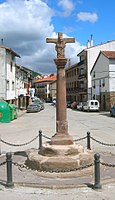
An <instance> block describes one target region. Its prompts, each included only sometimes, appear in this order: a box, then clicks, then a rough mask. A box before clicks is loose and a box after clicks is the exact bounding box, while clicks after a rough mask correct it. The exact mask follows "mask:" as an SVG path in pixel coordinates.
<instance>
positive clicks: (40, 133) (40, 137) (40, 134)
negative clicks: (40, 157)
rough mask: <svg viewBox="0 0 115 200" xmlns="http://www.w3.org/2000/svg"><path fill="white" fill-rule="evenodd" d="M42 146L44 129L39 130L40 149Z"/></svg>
mask: <svg viewBox="0 0 115 200" xmlns="http://www.w3.org/2000/svg"><path fill="white" fill-rule="evenodd" d="M41 147H42V131H41V130H39V149H40V148H41Z"/></svg>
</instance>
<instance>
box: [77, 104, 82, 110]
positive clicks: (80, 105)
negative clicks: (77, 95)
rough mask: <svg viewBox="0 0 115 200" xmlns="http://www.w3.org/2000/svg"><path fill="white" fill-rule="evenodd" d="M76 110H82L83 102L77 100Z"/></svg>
mask: <svg viewBox="0 0 115 200" xmlns="http://www.w3.org/2000/svg"><path fill="white" fill-rule="evenodd" d="M77 110H80V111H82V110H83V102H78V104H77Z"/></svg>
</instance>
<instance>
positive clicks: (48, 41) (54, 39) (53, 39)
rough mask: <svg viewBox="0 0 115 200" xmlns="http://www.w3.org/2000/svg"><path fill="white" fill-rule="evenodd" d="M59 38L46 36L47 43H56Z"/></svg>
mask: <svg viewBox="0 0 115 200" xmlns="http://www.w3.org/2000/svg"><path fill="white" fill-rule="evenodd" d="M56 42H57V39H56V38H46V43H56Z"/></svg>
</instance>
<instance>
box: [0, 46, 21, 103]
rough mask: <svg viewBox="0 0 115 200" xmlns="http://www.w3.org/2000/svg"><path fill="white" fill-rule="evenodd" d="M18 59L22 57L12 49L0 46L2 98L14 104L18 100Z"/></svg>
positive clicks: (0, 88) (0, 93) (0, 91)
mask: <svg viewBox="0 0 115 200" xmlns="http://www.w3.org/2000/svg"><path fill="white" fill-rule="evenodd" d="M16 57H20V56H19V55H18V54H17V53H16V52H14V51H13V50H12V49H10V48H8V47H6V46H4V45H0V98H2V99H4V100H5V101H8V102H10V103H14V102H15V100H16V87H15V83H16V77H15V65H16Z"/></svg>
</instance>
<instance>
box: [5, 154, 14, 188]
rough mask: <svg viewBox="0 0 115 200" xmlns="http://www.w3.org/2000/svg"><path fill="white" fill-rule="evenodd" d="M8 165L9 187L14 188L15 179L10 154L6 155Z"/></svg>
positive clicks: (7, 184)
mask: <svg viewBox="0 0 115 200" xmlns="http://www.w3.org/2000/svg"><path fill="white" fill-rule="evenodd" d="M6 163H7V183H6V186H7V187H13V186H14V183H13V178H12V154H11V153H10V152H8V153H6Z"/></svg>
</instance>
